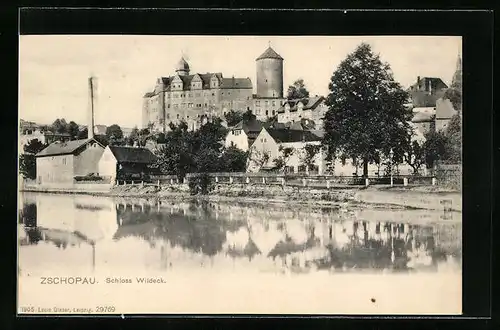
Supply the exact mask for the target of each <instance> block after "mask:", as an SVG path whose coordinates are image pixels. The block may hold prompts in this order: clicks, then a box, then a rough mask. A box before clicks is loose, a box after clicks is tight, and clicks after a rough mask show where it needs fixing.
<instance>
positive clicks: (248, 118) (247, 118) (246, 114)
mask: <svg viewBox="0 0 500 330" xmlns="http://www.w3.org/2000/svg"><path fill="white" fill-rule="evenodd" d="M241 119H242V120H243V122H246V123H247V122H249V121H252V120H255V119H257V116H256V115H254V114H253V112H252V110H250V109H248V110H247V111H245V112H243V115H242V116H241Z"/></svg>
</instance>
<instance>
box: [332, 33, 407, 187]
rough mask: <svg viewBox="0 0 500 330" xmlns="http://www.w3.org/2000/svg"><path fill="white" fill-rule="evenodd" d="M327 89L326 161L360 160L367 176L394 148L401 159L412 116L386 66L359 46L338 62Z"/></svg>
mask: <svg viewBox="0 0 500 330" xmlns="http://www.w3.org/2000/svg"><path fill="white" fill-rule="evenodd" d="M328 87H329V89H330V91H331V93H330V94H329V95H328V97H327V100H326V104H327V106H328V107H329V109H328V111H327V112H326V114H325V118H324V129H325V136H324V139H323V145H324V146H325V147H327V150H328V151H329V156H330V157H335V156H336V154H337V153H339V154H340V155H342V154H343V155H344V156H346V157H348V158H356V159H358V158H359V159H360V160H362V164H363V176H365V177H366V176H368V164H369V163H373V162H375V160H376V159H377V157H380V155H387V154H388V153H389V150H390V149H391V148H396V147H397V150H396V149H395V150H394V154H395V157H396V158H402V154H403V151H402V148H401V147H402V146H403V145H404V143H402V142H404V141H406V139H407V136H408V135H409V134H410V132H411V130H410V127H409V124H408V122H409V121H410V120H411V118H412V116H413V115H412V110H411V109H409V108H406V107H405V106H404V105H405V103H406V100H407V98H408V94H407V93H406V92H405V91H404V90H403V89H402V87H401V85H400V84H399V83H397V82H396V81H394V77H393V74H392V71H391V69H390V66H389V64H387V63H382V61H381V60H380V57H379V55H377V54H374V53H373V52H372V50H371V47H370V46H369V45H368V44H366V43H362V44H361V45H360V46H358V47H357V49H356V50H355V51H354V52H353V53H351V54H349V55H348V56H347V58H346V59H345V60H344V61H342V62H341V63H340V65H339V67H338V69H337V70H336V71H335V72H334V73H333V75H332V77H331V81H330V84H329V86H328Z"/></svg>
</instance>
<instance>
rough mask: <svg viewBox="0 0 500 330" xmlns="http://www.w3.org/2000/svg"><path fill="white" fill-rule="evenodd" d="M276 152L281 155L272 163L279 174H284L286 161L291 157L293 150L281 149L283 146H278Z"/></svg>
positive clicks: (288, 148)
mask: <svg viewBox="0 0 500 330" xmlns="http://www.w3.org/2000/svg"><path fill="white" fill-rule="evenodd" d="M278 151H279V152H280V154H281V155H279V156H278V158H275V159H273V163H274V166H275V168H276V169H278V170H279V171H280V172H284V171H285V170H286V166H287V164H288V160H289V159H290V157H291V156H292V155H293V153H294V151H295V149H294V148H292V147H283V145H280V146H279V148H278Z"/></svg>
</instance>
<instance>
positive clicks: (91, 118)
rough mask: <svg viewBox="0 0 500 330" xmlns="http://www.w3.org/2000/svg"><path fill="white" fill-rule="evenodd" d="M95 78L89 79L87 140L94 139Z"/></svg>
mask: <svg viewBox="0 0 500 330" xmlns="http://www.w3.org/2000/svg"><path fill="white" fill-rule="evenodd" d="M96 86H97V85H96V78H95V77H90V78H89V122H88V125H87V131H88V138H89V139H92V138H93V137H94V115H95V105H96V102H95V99H96Z"/></svg>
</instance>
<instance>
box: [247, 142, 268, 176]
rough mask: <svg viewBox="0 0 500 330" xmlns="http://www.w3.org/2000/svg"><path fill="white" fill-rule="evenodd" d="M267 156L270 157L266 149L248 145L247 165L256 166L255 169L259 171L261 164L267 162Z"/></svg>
mask: <svg viewBox="0 0 500 330" xmlns="http://www.w3.org/2000/svg"><path fill="white" fill-rule="evenodd" d="M269 158H271V154H270V152H269V151H267V150H259V149H257V148H256V147H255V146H252V147H250V150H249V152H248V165H249V166H250V167H251V166H255V167H256V168H257V171H260V169H261V168H262V166H264V165H265V164H267V162H268V161H269Z"/></svg>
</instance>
